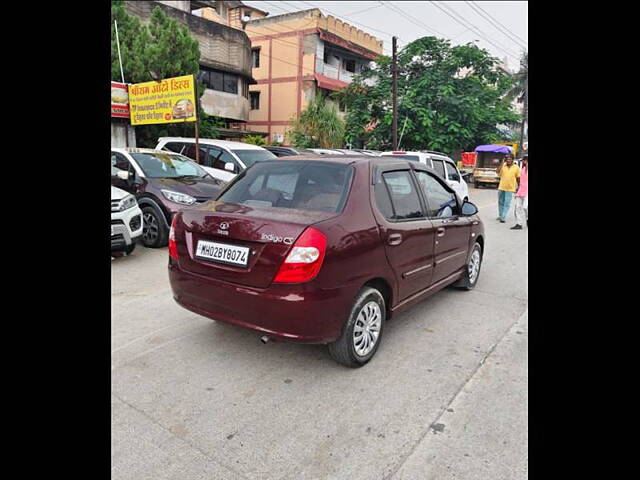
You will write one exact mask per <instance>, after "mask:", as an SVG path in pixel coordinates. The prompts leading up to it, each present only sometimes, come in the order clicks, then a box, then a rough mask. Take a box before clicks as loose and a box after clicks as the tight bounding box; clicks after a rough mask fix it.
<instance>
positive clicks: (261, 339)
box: [260, 335, 270, 344]
mask: <svg viewBox="0 0 640 480" xmlns="http://www.w3.org/2000/svg"><path fill="white" fill-rule="evenodd" d="M269 340H270V338H269V337H268V336H266V335H263V336H261V337H260V341H261V342H262V343H265V344H266V343H267V342H268V341H269Z"/></svg>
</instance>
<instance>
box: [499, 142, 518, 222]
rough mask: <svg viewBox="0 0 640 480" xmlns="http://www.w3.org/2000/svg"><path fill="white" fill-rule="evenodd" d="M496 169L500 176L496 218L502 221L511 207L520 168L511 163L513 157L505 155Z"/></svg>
mask: <svg viewBox="0 0 640 480" xmlns="http://www.w3.org/2000/svg"><path fill="white" fill-rule="evenodd" d="M496 171H497V173H498V176H499V177H500V184H499V185H498V220H500V222H501V223H504V222H505V221H506V218H507V213H509V208H510V207H511V200H512V199H513V194H514V193H515V192H516V190H517V189H518V180H519V179H520V168H518V165H515V164H514V163H513V157H512V156H511V155H507V156H506V157H505V159H504V160H503V161H502V164H501V165H500V166H499V167H498V168H497V169H496Z"/></svg>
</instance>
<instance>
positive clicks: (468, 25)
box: [429, 2, 519, 60]
mask: <svg viewBox="0 0 640 480" xmlns="http://www.w3.org/2000/svg"><path fill="white" fill-rule="evenodd" d="M429 3H431V4H432V5H434V6H435V7H436V8H438V9H439V10H440V11H442V12H444V13H445V14H446V15H447V16H449V17H450V18H452V19H453V20H455V21H456V22H457V23H459V24H460V25H462V26H463V27H465V28H469V29H471V31H472V32H473V33H475V34H476V35H478V36H480V37H482V38H483V39H484V40H486V41H487V42H489V43H490V44H491V45H493V46H494V47H496V48H497V49H499V50H500V51H502V52H504V53H505V54H506V55H508V56H510V57H511V58H513V59H515V60H519V58H518V57H517V55H516V54H514V53H513V52H510V51H508V50H507V49H505V48H504V47H503V46H501V45H498V44H497V43H495V42H493V41H492V40H491V39H490V38H489V37H488V36H487V35H485V34H483V33H482V32H481V31H480V30H478V28H477V27H476V26H475V25H474V24H473V23H472V22H470V21H469V20H467V19H466V18H465V17H464V16H462V15H460V14H459V13H457V12H456V11H455V10H453V9H451V8H449V7H447V6H446V5H444V4H443V5H442V6H440V5H439V4H438V2H429ZM454 15H455V16H454ZM456 17H458V18H456Z"/></svg>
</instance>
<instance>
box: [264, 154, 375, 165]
mask: <svg viewBox="0 0 640 480" xmlns="http://www.w3.org/2000/svg"><path fill="white" fill-rule="evenodd" d="M372 158H374V157H369V156H366V155H340V154H335V155H320V154H315V155H311V154H308V153H304V154H300V155H288V156H286V157H280V158H278V160H284V161H296V160H308V161H314V162H327V163H342V164H348V165H350V164H352V163H362V162H367V161H369V160H371V159H372ZM272 161H275V160H269V162H272Z"/></svg>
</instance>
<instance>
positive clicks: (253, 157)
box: [232, 150, 278, 168]
mask: <svg viewBox="0 0 640 480" xmlns="http://www.w3.org/2000/svg"><path fill="white" fill-rule="evenodd" d="M232 152H233V153H235V154H236V155H237V156H238V157H240V160H242V163H244V165H245V167H247V168H249V167H250V166H251V165H253V164H254V163H256V162H263V161H265V160H273V159H274V158H278V157H277V156H275V155H274V154H273V153H271V152H270V151H269V150H232Z"/></svg>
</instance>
